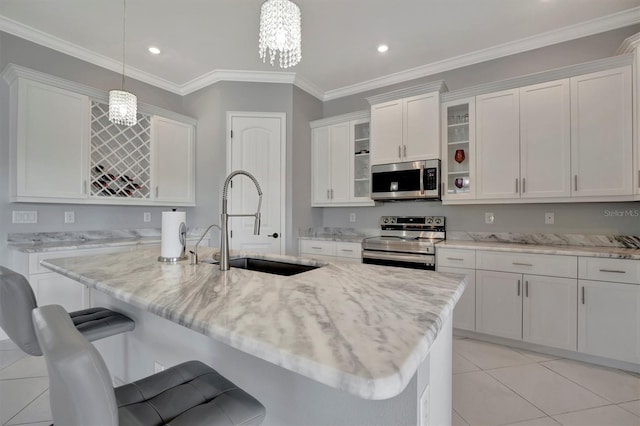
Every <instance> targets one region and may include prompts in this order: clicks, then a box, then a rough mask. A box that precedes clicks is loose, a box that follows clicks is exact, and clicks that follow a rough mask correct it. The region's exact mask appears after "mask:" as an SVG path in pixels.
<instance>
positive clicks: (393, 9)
mask: <svg viewBox="0 0 640 426" xmlns="http://www.w3.org/2000/svg"><path fill="white" fill-rule="evenodd" d="M295 1H296V3H297V4H298V5H299V6H300V9H301V11H302V37H303V40H302V43H303V44H302V61H301V63H300V64H298V65H297V66H295V67H293V68H290V69H287V70H281V69H279V68H277V67H275V68H274V67H271V66H270V65H269V64H268V63H267V64H263V63H262V62H261V60H260V59H259V57H258V46H257V44H258V43H257V40H258V19H259V13H260V5H261V3H262V0H127V42H126V61H125V62H126V64H127V75H130V76H132V77H134V78H137V79H139V80H142V81H146V82H148V83H151V84H154V85H156V86H159V87H162V88H165V89H167V90H170V91H173V92H176V93H180V94H187V93H190V92H192V91H194V90H197V89H199V88H201V87H204V86H206V85H208V84H211V83H213V82H215V81H219V80H241V81H282V82H295V84H296V85H298V86H300V87H302V88H303V89H305V90H307V91H309V92H310V93H312V94H314V95H316V96H318V97H319V98H321V99H325V100H327V99H332V98H336V97H339V96H343V95H346V94H351V93H357V92H359V91H363V90H368V89H372V88H375V87H381V86H383V85H387V84H390V83H395V82H399V81H403V80H408V79H411V78H416V77H421V76H424V75H429V74H433V73H435V72H441V71H445V70H448V69H453V68H457V67H459V66H465V65H470V64H472V63H477V62H481V61H484V60H488V59H494V58H497V57H501V56H505V55H508V54H513V53H517V52H521V51H525V50H529V49H533V48H537V47H542V46H545V45H549V44H553V43H558V42H562V41H566V40H570V39H574V38H578V37H583V36H586V35H590V34H595V33H598V32H602V31H607V30H611V29H614V28H619V27H623V26H628V25H631V24H635V23H640V0H384V1H383V0H295ZM122 6H123V4H122V1H118V0H0V30H3V31H6V32H8V33H12V34H15V35H17V36H20V37H23V38H26V39H29V40H31V41H35V42H37V43H40V44H43V45H45V46H48V47H52V48H54V49H57V50H59V51H62V52H64V53H68V54H71V55H73V56H76V57H79V58H81V59H85V60H88V61H90V62H93V63H96V64H98V65H101V66H104V67H106V68H109V69H112V70H115V71H117V70H119V69H120V67H121V60H122V9H123V8H122ZM379 43H386V44H388V45H389V51H388V52H387V53H386V54H384V55H381V54H379V53H378V52H377V51H376V46H377V45H378V44H379ZM151 45H155V46H158V47H159V48H160V49H162V53H161V54H160V55H158V56H152V55H150V54H149V53H148V52H147V48H148V47H149V46H151Z"/></svg>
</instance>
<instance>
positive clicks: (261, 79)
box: [179, 70, 296, 96]
mask: <svg viewBox="0 0 640 426" xmlns="http://www.w3.org/2000/svg"><path fill="white" fill-rule="evenodd" d="M295 76H296V74H295V73H293V72H277V71H243V70H213V71H210V72H208V73H206V74H203V75H201V76H199V77H196V78H194V79H193V80H191V81H188V82H186V83H185V84H183V85H181V86H180V91H179V93H180V94H181V95H183V96H185V95H188V94H190V93H193V92H196V91H198V90H200V89H204V88H205V87H207V86H210V85H212V84H215V83H219V82H221V81H243V82H249V83H284V84H293V82H294V79H295Z"/></svg>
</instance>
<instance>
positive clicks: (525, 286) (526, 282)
mask: <svg viewBox="0 0 640 426" xmlns="http://www.w3.org/2000/svg"><path fill="white" fill-rule="evenodd" d="M524 297H529V281H528V280H527V281H525V282H524Z"/></svg>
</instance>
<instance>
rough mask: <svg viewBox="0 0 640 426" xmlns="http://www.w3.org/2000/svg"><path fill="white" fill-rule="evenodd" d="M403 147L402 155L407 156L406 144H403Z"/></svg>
mask: <svg viewBox="0 0 640 426" xmlns="http://www.w3.org/2000/svg"><path fill="white" fill-rule="evenodd" d="M403 148H404V156H405V157H406V156H407V146H406V145H403Z"/></svg>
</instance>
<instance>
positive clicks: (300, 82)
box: [293, 74, 324, 100]
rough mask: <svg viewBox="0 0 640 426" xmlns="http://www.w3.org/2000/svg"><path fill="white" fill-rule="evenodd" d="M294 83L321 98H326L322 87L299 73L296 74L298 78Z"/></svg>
mask: <svg viewBox="0 0 640 426" xmlns="http://www.w3.org/2000/svg"><path fill="white" fill-rule="evenodd" d="M293 84H294V85H296V86H298V87H299V88H300V89H302V90H304V91H305V92H307V93H308V94H310V95H311V96H313V97H315V98H317V99H319V100H323V99H324V92H323V91H322V89H320V88H319V87H318V86H316V85H315V84H313V83H311V82H310V81H309V80H306V79H304V78H302V77H300V75H299V74H296V78H295V80H294V81H293Z"/></svg>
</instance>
